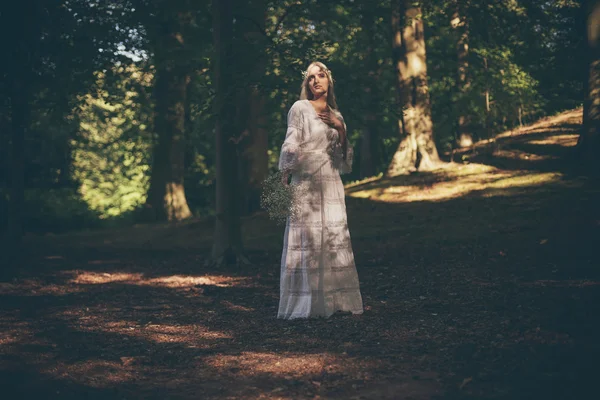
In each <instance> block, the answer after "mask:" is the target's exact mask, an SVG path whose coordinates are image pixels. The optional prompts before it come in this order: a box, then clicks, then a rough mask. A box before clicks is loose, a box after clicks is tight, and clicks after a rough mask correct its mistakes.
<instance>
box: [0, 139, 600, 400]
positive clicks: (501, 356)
mask: <svg viewBox="0 0 600 400" xmlns="http://www.w3.org/2000/svg"><path fill="white" fill-rule="evenodd" d="M558 130H559V131H560V129H558ZM535 135H537V133H535ZM540 135H541V136H535V137H536V138H535V139H533V137H534V136H531V140H526V141H525V140H521V143H520V144H517V143H516V142H515V143H512V142H511V143H505V144H503V145H502V146H503V147H504V148H505V149H506V148H510V146H513V147H514V148H517V146H521V147H519V149H521V150H522V151H525V150H527V151H530V153H529V154H538V155H544V154H546V153H554V152H556V151H557V149H554V148H553V147H550V148H548V147H543V146H546V145H544V144H536V143H532V141H533V140H534V141H544V140H548V138H550V137H553V136H552V135H550V136H543V135H542V134H540ZM551 142H552V143H550V144H548V145H549V146H555V145H556V143H555V142H556V141H551ZM567 143H571V142H568V141H567ZM523 146H539V148H540V150H539V151H538V147H523ZM561 146H562V145H561ZM534 150H535V152H534ZM558 150H560V149H558ZM559 152H560V151H559ZM530 158H531V157H530ZM486 164H487V165H481V164H477V165H476V164H470V165H452V166H448V167H447V168H445V169H442V170H439V171H433V172H431V173H429V174H427V175H423V176H419V175H416V176H408V177H398V178H394V179H391V180H388V181H386V182H382V181H372V182H368V183H362V184H356V185H351V186H350V187H349V188H348V198H347V204H348V213H349V219H350V220H349V224H350V230H351V234H352V243H353V247H354V251H355V254H356V261H357V266H358V271H359V277H360V280H361V290H362V293H363V298H364V303H365V313H364V315H362V316H350V315H335V316H334V317H332V318H330V319H327V320H324V319H315V320H308V321H280V320H277V319H276V318H275V315H276V307H277V302H278V279H279V258H280V250H281V243H282V234H283V228H282V227H276V226H274V225H273V224H271V223H270V222H269V221H268V220H266V218H265V216H264V215H257V216H254V217H251V218H248V219H247V220H246V221H245V224H244V229H245V232H244V233H245V242H246V245H247V247H248V250H249V256H250V258H251V259H252V261H253V262H254V264H253V265H252V266H249V267H244V268H238V267H223V268H207V267H204V263H203V261H204V257H205V255H206V254H208V252H209V249H210V242H211V239H212V238H211V233H212V231H211V229H212V224H205V223H203V222H192V223H188V224H182V225H180V226H158V225H157V226H143V227H133V228H130V229H125V230H120V231H100V232H88V233H80V234H70V235H60V236H44V237H30V238H29V239H28V244H29V246H30V251H29V253H28V255H27V262H26V264H25V266H24V268H23V269H22V270H21V271H20V274H19V277H18V278H17V279H15V280H13V281H10V282H4V283H2V284H0V296H1V300H2V301H1V302H0V345H1V347H0V357H1V358H0V384H1V385H2V388H3V389H4V393H9V394H11V396H9V397H8V398H34V397H39V396H43V397H44V398H48V399H53V398H56V399H59V398H60V399H79V398H84V397H85V398H91V399H125V398H143V399H170V398H177V399H198V398H202V399H217V398H244V399H267V398H293V399H305V398H307V399H308V398H310V399H313V398H327V399H351V398H356V399H359V398H364V399H490V400H491V399H532V398H541V399H566V398H573V399H575V398H582V399H583V398H590V394H591V393H595V382H594V379H595V376H596V372H597V368H596V367H595V364H596V360H597V358H598V356H600V345H598V341H597V340H596V333H597V332H598V329H599V328H600V326H599V322H598V318H597V316H598V315H599V313H600V302H599V301H598V300H600V269H598V265H600V256H599V255H598V251H597V244H598V243H599V240H598V239H599V238H600V214H599V212H598V208H597V204H598V201H599V200H600V190H599V189H600V187H599V186H598V182H596V181H593V180H591V179H589V178H586V177H585V176H578V175H571V174H568V173H565V172H564V170H561V169H553V170H546V169H544V168H542V169H539V168H537V166H536V164H535V163H533V164H527V165H530V166H531V165H533V166H531V167H528V168H522V169H520V168H517V169H510V168H507V169H498V168H496V167H494V166H493V165H495V164H494V160H493V158H492V159H488V162H487V163H486Z"/></svg>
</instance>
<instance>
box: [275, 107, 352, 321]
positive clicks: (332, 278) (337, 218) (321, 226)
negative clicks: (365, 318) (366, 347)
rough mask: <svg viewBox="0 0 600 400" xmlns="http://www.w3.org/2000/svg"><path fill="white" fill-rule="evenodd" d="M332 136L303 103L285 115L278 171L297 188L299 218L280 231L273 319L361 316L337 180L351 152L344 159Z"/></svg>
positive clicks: (341, 187)
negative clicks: (277, 297) (286, 174)
mask: <svg viewBox="0 0 600 400" xmlns="http://www.w3.org/2000/svg"><path fill="white" fill-rule="evenodd" d="M336 114H337V116H338V118H340V119H341V120H342V122H343V117H342V115H341V114H339V113H337V112H336ZM338 136H339V134H338V132H337V130H335V129H333V128H330V127H329V126H328V125H327V124H325V123H324V122H323V121H321V119H320V118H319V117H318V115H317V113H316V111H315V109H314V108H313V106H312V104H310V102H309V101H308V100H299V101H297V102H295V103H294V105H293V106H292V108H291V109H290V111H289V113H288V127H287V133H286V138H285V141H284V143H283V145H282V148H281V153H280V158H279V169H280V170H287V171H290V172H291V173H292V184H293V185H300V186H299V187H300V188H301V190H298V191H296V193H297V195H296V198H295V203H296V204H298V205H299V207H300V212H299V213H297V214H295V215H294V216H293V217H290V218H288V221H287V224H286V228H285V236H284V243H283V254H282V256H281V282H280V301H279V311H278V314H277V317H278V318H284V319H293V318H308V317H316V316H322V317H329V316H330V315H332V314H333V313H335V312H336V311H350V312H352V313H353V314H361V313H362V312H363V303H362V297H361V294H360V288H359V282H358V274H357V272H356V266H355V263H354V254H353V252H352V245H351V242H350V233H349V231H348V222H347V217H346V202H345V199H344V195H345V194H344V185H343V184H342V180H341V178H340V173H346V172H349V171H350V169H351V166H352V156H353V151H352V148H351V147H350V146H348V150H347V157H346V159H344V157H343V155H342V154H343V153H342V148H341V146H340V144H339V141H338Z"/></svg>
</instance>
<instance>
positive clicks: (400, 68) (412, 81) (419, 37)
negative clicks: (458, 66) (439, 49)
mask: <svg viewBox="0 0 600 400" xmlns="http://www.w3.org/2000/svg"><path fill="white" fill-rule="evenodd" d="M392 11H393V15H392V24H393V29H394V31H393V32H394V38H393V51H394V53H393V54H394V63H395V65H396V73H397V75H398V93H399V95H398V96H399V99H400V101H399V103H400V106H401V107H402V117H401V118H400V119H399V121H398V130H399V131H400V132H401V134H400V137H401V140H400V144H399V145H398V149H397V150H396V153H395V154H394V156H393V159H392V162H391V163H390V165H389V167H388V170H387V175H388V176H395V175H400V174H405V173H410V172H412V171H415V170H417V169H418V170H429V169H433V168H435V167H436V166H438V165H439V164H440V158H439V155H438V151H437V148H436V145H435V142H434V139H433V126H432V122H431V106H430V101H429V88H428V85H427V58H426V52H425V35H424V24H423V20H422V18H421V17H420V15H421V8H420V6H419V5H417V4H416V3H415V2H413V1H412V0H396V1H394V2H393V10H392Z"/></svg>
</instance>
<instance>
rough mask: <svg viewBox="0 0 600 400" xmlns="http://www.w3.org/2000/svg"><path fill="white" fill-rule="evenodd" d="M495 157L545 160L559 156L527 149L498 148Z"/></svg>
mask: <svg viewBox="0 0 600 400" xmlns="http://www.w3.org/2000/svg"><path fill="white" fill-rule="evenodd" d="M494 157H503V158H510V159H513V160H526V161H544V160H555V159H558V156H552V155H548V154H544V155H541V154H534V153H529V152H527V151H522V150H518V149H510V150H496V151H495V152H494Z"/></svg>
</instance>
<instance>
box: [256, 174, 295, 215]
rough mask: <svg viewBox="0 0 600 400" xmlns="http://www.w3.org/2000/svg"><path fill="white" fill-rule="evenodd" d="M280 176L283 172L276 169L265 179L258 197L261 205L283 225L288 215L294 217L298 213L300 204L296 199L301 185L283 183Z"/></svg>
mask: <svg viewBox="0 0 600 400" xmlns="http://www.w3.org/2000/svg"><path fill="white" fill-rule="evenodd" d="M282 178H283V173H282V172H281V171H278V172H276V173H274V174H272V175H270V176H269V177H268V178H267V179H265V181H264V182H263V192H262V195H261V197H260V205H261V207H262V208H263V209H264V210H266V211H267V213H268V214H269V218H270V219H272V220H274V221H275V222H276V223H277V224H278V225H284V224H285V223H286V221H287V219H288V217H290V218H295V217H297V216H298V215H299V213H300V206H299V204H298V202H297V201H296V200H297V199H298V195H297V193H298V191H299V190H301V186H300V185H295V184H291V185H284V184H283V183H282Z"/></svg>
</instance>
